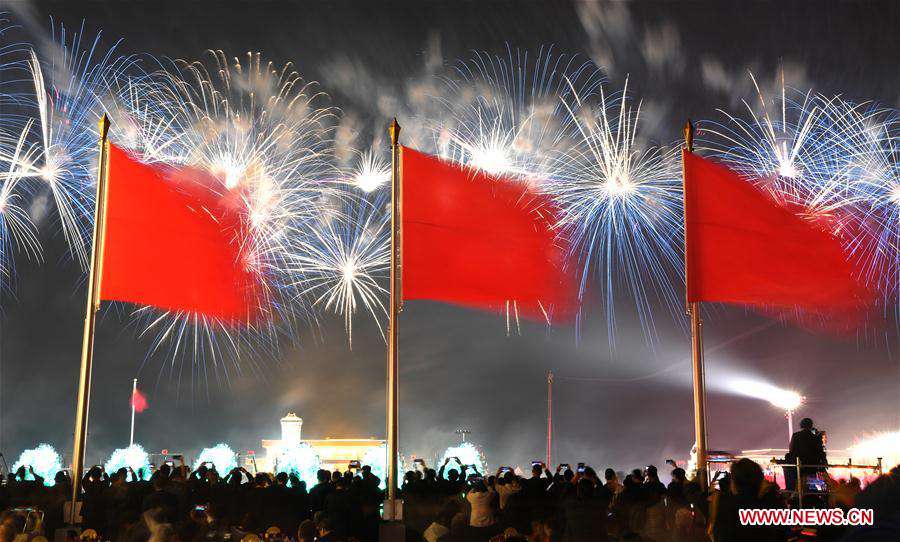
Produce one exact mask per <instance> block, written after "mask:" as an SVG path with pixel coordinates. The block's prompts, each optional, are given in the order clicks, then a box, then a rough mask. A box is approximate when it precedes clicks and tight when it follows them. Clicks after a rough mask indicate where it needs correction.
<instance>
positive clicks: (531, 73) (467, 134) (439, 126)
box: [433, 48, 604, 183]
mask: <svg viewBox="0 0 900 542" xmlns="http://www.w3.org/2000/svg"><path fill="white" fill-rule="evenodd" d="M444 81H445V83H446V90H445V91H444V92H443V93H441V94H440V95H438V96H437V97H436V99H437V100H438V101H439V102H440V103H441V104H442V105H443V108H442V109H443V111H442V113H441V116H440V118H439V119H435V120H434V121H433V132H434V136H433V137H434V146H435V148H436V149H437V153H438V155H439V156H441V157H443V158H445V159H448V160H452V161H455V162H458V163H461V164H464V165H467V166H470V167H472V168H475V169H478V170H481V171H484V172H485V173H488V174H491V175H503V176H513V177H520V178H523V179H525V180H527V181H530V182H534V183H540V182H541V181H542V180H543V179H545V178H546V171H545V167H544V161H545V160H546V158H547V157H548V156H550V155H551V154H553V153H554V152H555V151H559V150H561V149H564V148H565V147H566V146H567V145H569V143H570V140H569V139H568V138H567V136H568V135H570V130H569V124H570V119H569V117H568V116H567V115H566V114H565V110H564V106H563V102H562V100H563V99H565V98H566V97H568V96H570V95H571V94H573V93H577V94H579V95H580V96H582V97H583V98H585V99H586V98H588V97H590V96H592V95H593V94H594V93H595V92H596V91H597V90H598V89H599V87H600V85H601V83H602V82H603V81H604V76H603V72H602V71H601V70H600V69H599V68H598V67H597V66H595V65H594V64H593V63H591V62H590V61H588V60H583V59H581V58H579V57H578V56H568V55H557V54H555V53H554V52H553V50H552V48H541V49H540V50H539V51H538V53H537V54H536V55H534V57H533V58H532V57H530V56H529V53H528V52H527V51H521V50H514V49H512V48H508V49H507V55H506V56H505V57H503V56H492V55H489V54H486V53H481V52H476V53H474V55H473V57H472V58H471V59H469V60H467V61H463V62H460V63H458V64H457V66H456V68H455V76H453V77H447V78H445V79H444Z"/></svg>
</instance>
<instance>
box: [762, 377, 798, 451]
mask: <svg viewBox="0 0 900 542" xmlns="http://www.w3.org/2000/svg"><path fill="white" fill-rule="evenodd" d="M767 399H768V400H769V403H771V405H772V406H774V407H775V408H779V409H781V410H784V411H785V413H786V415H787V421H788V442H790V440H791V437H793V436H794V411H795V410H797V409H798V408H800V406H801V405H802V404H803V402H804V401H805V400H806V398H805V397H803V396H802V395H800V394H799V393H797V392H795V391H793V390H774V391H773V393H772V394H771V395H770V396H769V397H767Z"/></svg>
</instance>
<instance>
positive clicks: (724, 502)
mask: <svg viewBox="0 0 900 542" xmlns="http://www.w3.org/2000/svg"><path fill="white" fill-rule="evenodd" d="M730 478H731V482H730V484H729V485H730V489H731V491H730V492H725V491H719V492H717V493H715V494H714V495H713V510H715V512H714V515H713V517H712V522H713V535H714V539H715V541H716V542H779V541H782V540H785V539H786V534H787V532H786V531H785V529H784V527H774V526H746V525H741V521H740V516H739V512H738V511H739V510H741V509H748V508H769V509H771V508H781V502H780V501H779V499H778V495H777V491H776V490H775V487H774V486H770V485H764V478H763V471H762V467H760V466H759V465H758V464H757V463H755V462H753V461H751V460H749V459H746V458H744V459H741V460H739V461H736V462H735V463H733V464H732V465H731V477H730Z"/></svg>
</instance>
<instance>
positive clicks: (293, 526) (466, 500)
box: [0, 459, 900, 542]
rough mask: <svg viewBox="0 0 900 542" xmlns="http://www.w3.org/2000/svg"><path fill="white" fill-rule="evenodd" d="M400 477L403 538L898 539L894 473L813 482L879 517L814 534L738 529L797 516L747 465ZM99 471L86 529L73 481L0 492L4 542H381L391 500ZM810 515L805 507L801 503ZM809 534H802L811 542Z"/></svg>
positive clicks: (90, 487)
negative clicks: (753, 520)
mask: <svg viewBox="0 0 900 542" xmlns="http://www.w3.org/2000/svg"><path fill="white" fill-rule="evenodd" d="M416 467H417V468H416V470H413V471H409V472H407V473H406V474H405V476H404V478H403V480H402V485H401V487H400V494H401V496H402V498H403V501H404V523H405V526H406V540H408V541H419V540H424V541H427V542H494V541H497V542H499V541H510V542H513V541H530V542H557V541H561V542H582V541H584V542H594V541H601V542H602V541H607V540H608V541H623V542H624V541H647V542H704V541H715V542H731V541H737V542H744V541H747V542H768V541H787V540H845V541H848V542H860V541H881V540H891V541H897V540H900V466H898V467H895V468H894V470H892V471H890V472H889V473H886V474H885V475H883V476H881V477H880V478H878V479H877V480H875V481H874V482H872V483H870V484H869V485H868V486H867V487H866V488H865V489H864V490H862V489H861V487H860V484H859V482H858V481H856V480H852V479H851V480H849V481H837V480H833V479H831V478H830V477H828V475H827V473H817V476H820V477H823V479H825V480H826V481H827V483H828V487H829V489H830V491H829V492H828V494H827V495H823V496H822V501H821V505H822V506H828V507H842V508H850V507H859V508H871V509H873V510H874V511H875V520H876V522H875V525H874V526H871V527H827V528H826V527H823V528H819V529H817V530H816V532H815V534H812V533H810V532H807V533H804V532H802V531H799V530H797V529H791V528H788V527H771V526H770V527H763V526H759V527H749V526H743V525H741V523H740V521H739V517H738V510H740V509H742V508H784V507H790V506H792V502H791V496H790V493H789V492H786V491H783V490H782V489H781V488H778V487H777V486H776V485H774V484H772V483H770V482H768V481H767V480H766V479H765V478H764V476H763V470H762V468H761V467H760V466H759V465H758V464H757V463H755V462H753V461H751V460H749V459H741V460H738V461H735V462H734V463H733V464H732V465H731V468H730V471H729V472H728V473H727V475H726V476H723V477H719V478H718V479H717V480H716V483H715V484H714V487H713V488H711V490H710V491H708V492H707V491H703V490H702V489H701V487H700V486H699V485H698V484H697V483H696V482H695V481H692V480H690V479H688V476H687V473H685V471H684V469H681V468H675V469H673V470H672V471H671V472H670V473H669V476H670V478H671V481H670V482H669V483H668V484H664V483H663V482H662V480H661V479H660V476H659V473H658V470H657V468H656V467H654V466H652V465H650V466H647V467H645V468H642V469H634V470H633V471H631V472H630V473H627V474H625V473H620V472H619V473H617V472H616V471H615V470H614V469H612V468H607V469H605V471H604V472H603V475H602V478H601V476H599V475H598V474H597V472H596V471H595V470H594V469H593V468H592V467H591V466H589V465H584V464H578V465H577V466H574V467H572V466H570V465H567V464H562V465H558V466H557V467H556V468H555V469H554V470H553V471H550V470H548V469H547V468H546V466H545V465H543V464H540V463H535V464H533V465H532V469H531V472H530V473H527V474H524V475H520V474H517V473H516V471H515V470H514V469H512V468H510V467H501V468H500V469H498V470H497V471H496V472H493V473H482V472H478V471H477V469H475V468H474V467H473V466H471V465H462V464H460V463H459V462H458V460H456V459H448V460H447V461H445V462H444V464H442V465H439V466H438V468H437V469H435V468H429V467H428V466H426V465H424V464H422V463H419V464H417V466H416ZM142 478H143V476H140V475H139V474H138V473H134V472H133V471H130V470H128V469H120V470H119V471H117V472H114V473H106V472H104V471H103V469H102V468H101V467H99V466H95V467H92V468H90V469H89V470H88V472H87V473H86V474H85V476H84V478H83V488H84V493H83V504H82V507H81V518H82V521H81V525H80V526H78V527H71V526H69V525H67V519H68V517H67V506H66V502H67V501H68V500H69V499H70V498H71V480H70V479H69V478H68V475H67V474H66V473H65V472H60V473H58V474H57V476H56V479H55V484H53V485H51V486H47V485H46V484H45V483H44V482H45V480H44V479H43V478H41V477H40V476H39V475H37V474H36V473H35V472H34V471H33V470H32V469H31V468H30V467H27V468H26V467H22V468H20V469H19V470H18V471H17V472H15V473H12V474H10V475H9V476H8V477H7V479H6V480H5V483H4V484H3V485H2V488H0V506H2V508H3V510H4V512H3V515H2V518H0V542H46V541H47V540H58V541H60V542H94V541H97V540H102V541H110V542H148V541H149V542H225V541H235V542H237V541H238V540H240V541H242V542H260V541H261V540H265V541H266V542H288V541H297V542H312V541H321V542H334V541H346V542H351V541H359V542H370V541H371V542H375V541H377V540H378V536H379V525H380V521H381V505H382V503H383V500H384V491H383V490H382V489H380V483H381V481H380V480H379V478H378V477H377V476H375V475H374V474H373V473H372V470H371V469H370V468H369V467H368V466H363V467H362V468H359V469H348V470H346V471H344V472H340V471H335V472H329V471H327V470H320V471H319V472H318V481H317V483H316V484H315V485H313V486H312V487H307V486H306V484H305V483H304V482H303V481H302V480H300V479H299V478H297V477H296V476H294V475H291V474H288V473H284V472H280V473H277V474H274V475H273V474H269V473H256V474H251V473H250V472H248V471H247V470H245V469H243V468H235V469H234V470H232V471H231V472H228V473H227V474H226V475H225V476H220V474H219V473H218V472H217V471H216V469H215V467H213V466H206V465H204V466H201V467H200V468H198V469H197V470H195V471H193V472H191V471H190V470H189V469H188V468H187V467H185V466H183V465H182V466H172V465H168V464H165V465H162V466H161V467H160V468H159V469H158V470H156V471H155V472H153V474H152V475H151V476H149V479H147V480H143V479H142ZM805 506H808V505H807V504H805ZM804 537H806V538H804Z"/></svg>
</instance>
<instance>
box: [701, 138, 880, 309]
mask: <svg viewBox="0 0 900 542" xmlns="http://www.w3.org/2000/svg"><path fill="white" fill-rule="evenodd" d="M683 159H684V190H685V223H686V236H687V243H686V245H687V255H686V259H687V276H688V282H687V297H688V301H689V302H693V301H721V302H727V303H737V304H743V305H752V306H757V307H763V308H768V309H771V308H775V309H779V310H791V309H795V308H800V309H806V310H810V311H813V312H817V313H821V314H824V315H829V316H837V317H838V318H843V319H845V321H844V322H842V325H843V324H849V323H851V322H848V321H846V319H847V318H853V319H855V320H856V322H855V323H858V320H859V319H860V318H861V317H862V316H863V314H864V312H863V309H864V308H865V307H866V306H867V305H868V304H869V303H871V302H872V301H873V299H874V298H873V295H872V293H871V292H869V291H868V290H866V289H865V288H864V287H863V286H862V285H861V284H860V283H859V282H858V281H857V280H856V277H857V270H856V269H855V267H854V265H853V264H852V263H851V262H850V260H849V259H848V257H847V255H846V254H845V252H844V250H843V248H842V245H841V243H840V241H839V239H837V238H836V237H835V236H834V235H832V234H831V233H829V232H828V231H826V230H825V229H823V228H820V227H818V226H817V225H816V224H813V223H811V222H809V221H807V220H804V219H803V218H802V217H800V216H798V215H797V214H796V213H795V212H793V211H792V210H790V209H787V208H785V207H784V206H782V205H779V204H778V203H777V202H776V201H774V200H773V199H772V198H771V197H769V196H768V195H766V194H765V193H763V192H762V191H760V190H758V189H757V188H756V187H755V186H753V184H751V183H749V182H747V181H746V180H744V179H742V178H740V177H739V176H738V174H736V173H735V172H733V171H731V170H729V169H728V168H726V167H724V166H722V165H719V164H716V163H714V162H711V161H709V160H705V159H703V158H701V157H699V156H697V155H695V154H693V153H689V152H685V153H683Z"/></svg>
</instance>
